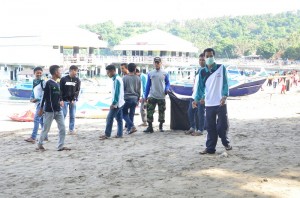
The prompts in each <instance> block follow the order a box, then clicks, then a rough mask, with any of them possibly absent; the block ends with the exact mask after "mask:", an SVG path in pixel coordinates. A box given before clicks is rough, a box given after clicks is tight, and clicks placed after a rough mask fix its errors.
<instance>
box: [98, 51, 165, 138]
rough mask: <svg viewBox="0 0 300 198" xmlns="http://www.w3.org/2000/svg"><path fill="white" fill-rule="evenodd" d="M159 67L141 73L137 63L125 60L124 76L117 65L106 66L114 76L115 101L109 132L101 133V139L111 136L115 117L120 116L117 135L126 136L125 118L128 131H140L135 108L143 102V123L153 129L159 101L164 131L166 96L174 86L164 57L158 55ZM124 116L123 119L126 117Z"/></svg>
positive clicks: (111, 75)
mask: <svg viewBox="0 0 300 198" xmlns="http://www.w3.org/2000/svg"><path fill="white" fill-rule="evenodd" d="M154 64H155V70H153V71H150V72H149V73H148V75H147V77H146V76H145V74H141V73H140V71H139V70H138V69H137V68H136V65H135V64H134V63H129V64H128V65H127V64H125V63H123V64H121V71H122V74H123V77H122V78H121V77H120V76H119V75H118V74H117V72H116V67H115V66H114V65H108V66H107V67H106V72H107V75H108V76H109V77H110V78H111V79H112V80H113V85H112V92H111V93H112V104H111V106H110V111H109V113H108V116H107V119H106V128H105V134H104V135H101V136H100V140H106V139H109V138H110V137H111V132H112V125H113V121H114V118H115V119H116V120H117V123H118V124H117V125H118V127H117V128H118V129H117V135H116V136H115V138H121V137H122V136H123V119H124V120H125V128H126V132H125V133H126V134H132V133H134V132H136V131H137V129H136V126H135V124H134V114H135V108H136V106H138V104H139V102H141V107H140V111H141V118H142V122H143V123H142V124H141V126H148V127H147V128H146V129H145V130H144V132H145V133H153V132H154V130H153V125H152V122H153V114H154V111H155V107H156V105H158V114H159V116H158V117H159V118H158V121H159V131H160V132H164V129H163V124H164V122H165V110H166V100H165V97H166V95H167V93H168V91H169V89H170V81H169V75H168V73H167V72H166V71H164V70H162V69H161V64H162V62H161V58H160V57H156V58H154ZM141 90H142V94H141ZM122 118H123V119H122Z"/></svg>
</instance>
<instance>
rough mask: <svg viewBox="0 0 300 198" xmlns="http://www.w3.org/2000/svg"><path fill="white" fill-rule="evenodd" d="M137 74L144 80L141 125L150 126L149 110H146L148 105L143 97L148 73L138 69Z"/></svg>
mask: <svg viewBox="0 0 300 198" xmlns="http://www.w3.org/2000/svg"><path fill="white" fill-rule="evenodd" d="M136 75H138V76H139V77H140V78H141V82H142V99H141V100H140V102H141V106H140V114H141V118H142V122H143V123H142V124H140V125H139V126H148V124H147V111H146V105H145V101H144V100H143V98H144V97H145V95H144V92H145V90H146V84H147V75H146V74H144V73H141V72H140V70H138V69H136Z"/></svg>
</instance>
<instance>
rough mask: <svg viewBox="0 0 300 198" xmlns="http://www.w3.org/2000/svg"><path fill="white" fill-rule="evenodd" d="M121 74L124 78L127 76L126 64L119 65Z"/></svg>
mask: <svg viewBox="0 0 300 198" xmlns="http://www.w3.org/2000/svg"><path fill="white" fill-rule="evenodd" d="M121 73H122V76H126V75H127V74H129V71H128V65H127V63H122V64H121Z"/></svg>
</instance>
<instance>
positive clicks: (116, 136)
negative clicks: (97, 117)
mask: <svg viewBox="0 0 300 198" xmlns="http://www.w3.org/2000/svg"><path fill="white" fill-rule="evenodd" d="M114 138H122V136H118V135H115V136H114Z"/></svg>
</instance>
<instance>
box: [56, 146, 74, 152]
mask: <svg viewBox="0 0 300 198" xmlns="http://www.w3.org/2000/svg"><path fill="white" fill-rule="evenodd" d="M70 150H71V149H70V148H68V147H62V148H60V149H58V150H57V151H70Z"/></svg>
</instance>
